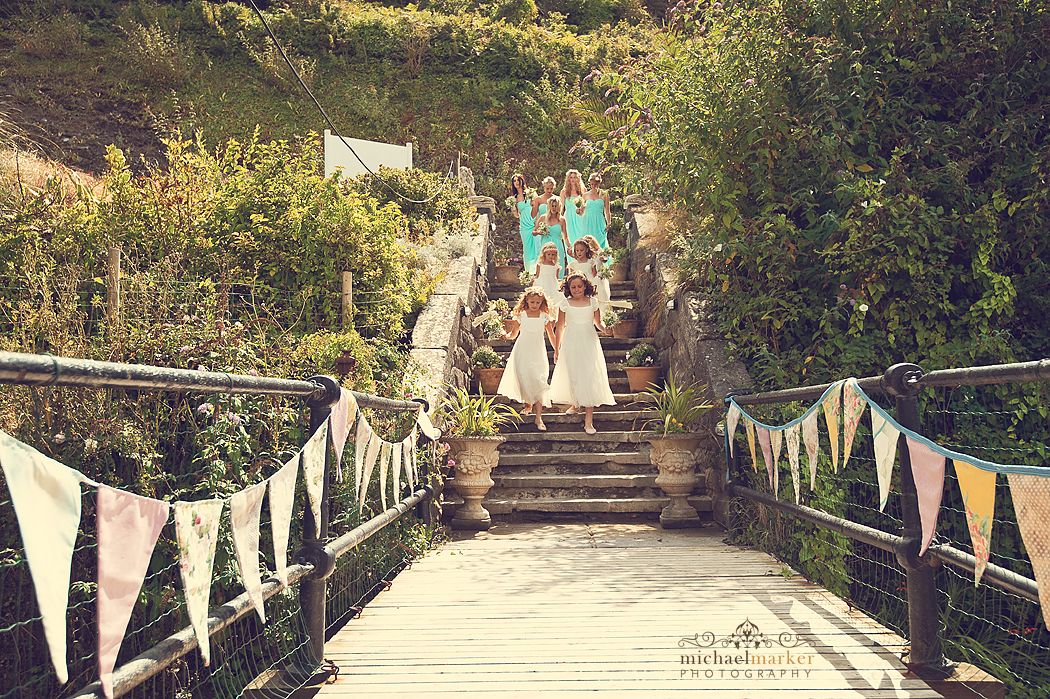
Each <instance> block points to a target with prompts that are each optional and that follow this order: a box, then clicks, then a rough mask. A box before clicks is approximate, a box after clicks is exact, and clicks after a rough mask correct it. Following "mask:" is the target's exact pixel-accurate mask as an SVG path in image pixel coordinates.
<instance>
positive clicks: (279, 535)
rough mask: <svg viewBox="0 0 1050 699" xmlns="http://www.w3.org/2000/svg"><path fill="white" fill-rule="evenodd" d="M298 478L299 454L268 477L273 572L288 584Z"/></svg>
mask: <svg viewBox="0 0 1050 699" xmlns="http://www.w3.org/2000/svg"><path fill="white" fill-rule="evenodd" d="M298 478H299V454H296V455H295V456H293V457H292V458H290V459H288V461H287V462H286V463H285V464H284V466H282V467H281V470H280V471H278V472H277V473H275V474H273V475H272V476H270V527H271V531H272V532H273V560H274V571H275V572H276V574H277V577H278V579H279V580H280V581H281V582H282V583H283V584H285V585H287V584H288V571H287V568H288V529H289V527H291V525H292V503H293V501H294V500H295V482H296V480H298Z"/></svg>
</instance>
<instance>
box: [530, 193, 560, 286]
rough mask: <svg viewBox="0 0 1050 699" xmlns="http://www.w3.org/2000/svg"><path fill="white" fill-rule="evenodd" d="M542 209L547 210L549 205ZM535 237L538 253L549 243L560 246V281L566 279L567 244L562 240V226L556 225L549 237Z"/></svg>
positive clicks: (542, 206)
mask: <svg viewBox="0 0 1050 699" xmlns="http://www.w3.org/2000/svg"><path fill="white" fill-rule="evenodd" d="M540 208H541V209H546V208H547V205H546V204H541V205H540ZM537 220H539V219H537ZM534 237H535V238H536V251H537V252H539V251H540V250H542V249H543V246H544V245H546V244H547V243H554V244H555V245H557V246H558V264H559V265H561V271H560V272H558V279H564V278H565V243H563V242H562V239H561V226H559V225H557V224H555V225H553V226H551V232H550V234H548V235H537V236H534ZM532 268H533V269H536V266H535V265H533V267H532Z"/></svg>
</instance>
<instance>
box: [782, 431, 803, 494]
mask: <svg viewBox="0 0 1050 699" xmlns="http://www.w3.org/2000/svg"><path fill="white" fill-rule="evenodd" d="M799 432H800V429H799V425H792V426H791V427H788V428H787V429H785V430H784V433H785V434H784V437H785V438H786V441H787V453H788V463H789V464H790V465H791V484H792V485H793V486H794V488H795V504H796V505H798V504H799V502H801V493H800V492H799V484H798V447H799V440H798V438H799Z"/></svg>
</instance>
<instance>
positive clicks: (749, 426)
mask: <svg viewBox="0 0 1050 699" xmlns="http://www.w3.org/2000/svg"><path fill="white" fill-rule="evenodd" d="M744 429H745V430H746V431H747V445H748V446H749V447H751V468H753V469H754V470H755V473H758V454H756V453H755V423H754V422H752V421H751V420H748V419H745V420H744Z"/></svg>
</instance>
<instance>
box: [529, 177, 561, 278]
mask: <svg viewBox="0 0 1050 699" xmlns="http://www.w3.org/2000/svg"><path fill="white" fill-rule="evenodd" d="M544 184H546V182H544ZM545 206H546V213H545V214H544V215H543V216H540V217H539V218H538V219H536V233H537V234H539V233H540V225H539V224H540V222H541V221H543V222H545V223H546V224H547V226H548V227H549V230H548V231H546V232H545V233H544V234H543V235H536V249H537V250H542V249H543V246H544V245H546V244H547V243H554V244H555V245H556V246H558V259H559V260H561V262H559V263H558V264H564V260H565V217H564V216H563V215H562V210H561V199H559V198H558V197H556V196H551V197H550V198H549V199H548V200H547V203H546V205H545ZM564 276H565V274H564V272H562V273H561V274H560V275H559V277H560V278H564Z"/></svg>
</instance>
